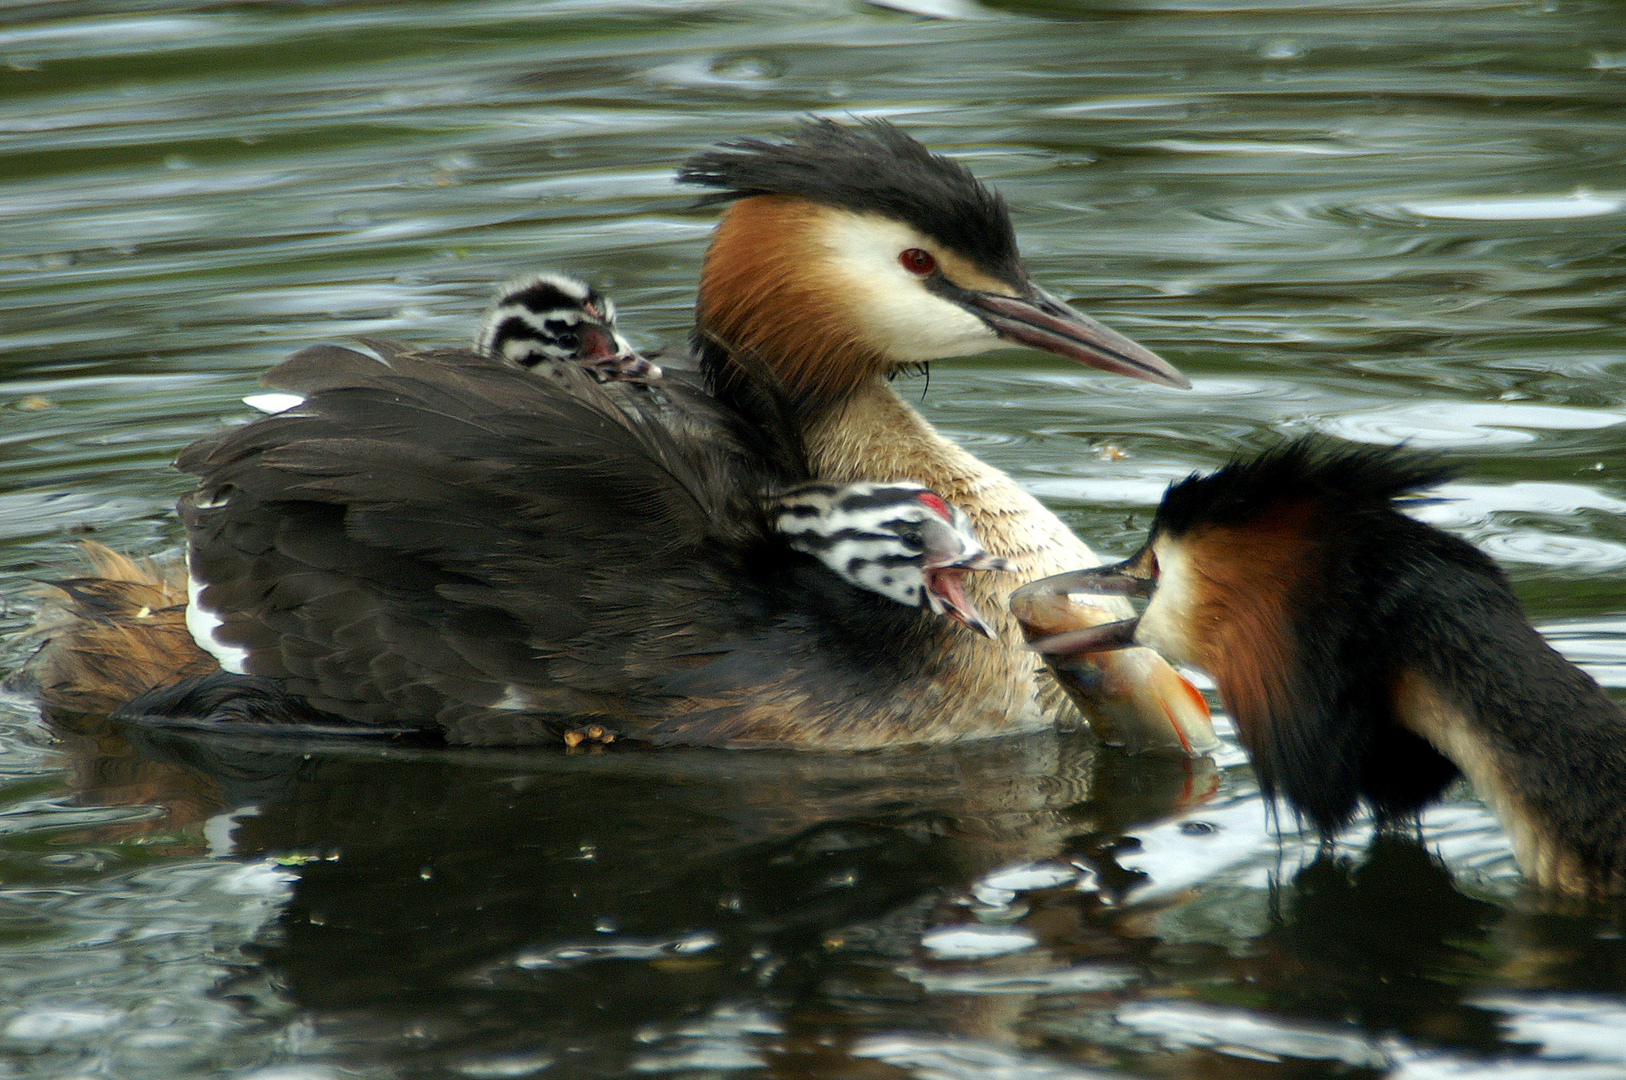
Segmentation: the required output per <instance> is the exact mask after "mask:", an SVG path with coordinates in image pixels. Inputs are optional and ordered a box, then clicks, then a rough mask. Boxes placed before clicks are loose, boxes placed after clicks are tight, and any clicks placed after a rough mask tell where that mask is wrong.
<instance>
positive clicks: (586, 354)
mask: <svg viewBox="0 0 1626 1080" xmlns="http://www.w3.org/2000/svg"><path fill="white" fill-rule="evenodd" d="M474 347H475V349H476V350H477V351H479V352H482V353H485V354H487V355H489V356H493V357H496V358H497V359H499V360H503V361H506V362H508V363H512V364H517V365H519V366H520V367H522V368H527V369H529V370H532V371H537V372H539V373H541V374H545V375H552V376H553V377H555V378H557V377H559V376H558V373H559V372H560V371H561V370H563V369H564V368H565V367H566V366H571V367H579V368H581V369H582V370H584V371H586V372H587V373H588V374H589V375H591V376H592V377H593V378H594V379H595V380H597V381H598V382H601V383H602V382H638V383H642V382H652V381H654V380H656V379H659V378H660V377H661V374H662V372H661V369H660V365H658V364H656V363H654V362H653V361H651V360H649V359H648V358H647V357H645V356H641V355H639V353H638V351H637V350H636V349H634V348H633V347H632V345H631V344H629V343H628V341H627V339H626V338H624V337H622V336H621V332H620V331H619V330H617V329H616V325H615V304H614V303H613V302H611V300H610V299H609V297H607V296H605V295H604V294H603V293H601V292H599V291H598V290H597V289H594V288H592V287H591V286H589V285H588V284H587V283H586V282H584V281H581V280H579V279H577V278H574V277H571V276H570V275H569V274H564V273H561V272H559V271H557V270H545V271H542V272H539V273H534V274H527V275H525V276H524V277H518V278H514V279H513V280H511V281H508V282H505V283H504V284H503V286H502V288H501V289H500V290H499V292H498V296H497V299H496V300H495V301H494V302H493V303H492V305H491V306H490V307H489V308H487V309H486V313H485V315H484V316H482V318H481V320H480V329H479V332H478V333H477V335H476V337H475V346H474Z"/></svg>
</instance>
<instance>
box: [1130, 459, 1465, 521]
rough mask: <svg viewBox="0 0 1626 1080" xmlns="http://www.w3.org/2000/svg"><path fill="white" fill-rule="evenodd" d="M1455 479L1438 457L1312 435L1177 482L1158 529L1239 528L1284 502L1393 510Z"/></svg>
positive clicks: (1159, 513) (1165, 499)
mask: <svg viewBox="0 0 1626 1080" xmlns="http://www.w3.org/2000/svg"><path fill="white" fill-rule="evenodd" d="M1455 474H1456V470H1455V469H1454V468H1452V467H1451V466H1450V465H1447V464H1446V463H1445V462H1444V461H1443V460H1442V459H1441V458H1440V457H1439V455H1437V454H1430V453H1421V452H1418V451H1415V450H1408V449H1406V448H1405V447H1403V446H1356V445H1352V444H1350V443H1343V442H1338V441H1336V440H1333V439H1329V438H1326V437H1324V436H1320V435H1307V436H1303V437H1301V438H1298V439H1294V440H1293V441H1291V442H1287V443H1283V444H1281V445H1280V446H1276V447H1273V448H1272V449H1270V450H1267V451H1265V452H1264V453H1263V454H1260V455H1259V456H1258V457H1256V458H1252V459H1250V460H1247V461H1235V462H1232V463H1231V464H1229V465H1227V466H1225V467H1224V468H1222V469H1220V470H1219V471H1217V472H1213V473H1209V474H1208V475H1206V476H1205V475H1201V474H1198V473H1193V474H1192V475H1191V476H1188V477H1187V478H1186V479H1184V480H1181V481H1179V482H1178V483H1175V484H1172V485H1170V487H1169V490H1168V491H1167V493H1165V494H1164V496H1163V502H1162V505H1160V506H1159V507H1158V511H1157V527H1158V528H1159V529H1163V530H1166V531H1167V532H1168V533H1169V534H1170V535H1173V536H1180V535H1182V534H1184V533H1186V532H1189V531H1190V530H1191V529H1192V528H1193V527H1194V526H1197V525H1234V524H1238V523H1241V522H1245V521H1247V520H1249V519H1251V518H1253V517H1255V516H1257V515H1258V514H1260V513H1262V512H1264V511H1265V510H1266V509H1268V508H1269V507H1270V506H1272V505H1273V504H1276V503H1279V502H1281V501H1284V500H1288V501H1295V502H1297V501H1302V500H1317V501H1319V500H1331V505H1337V506H1339V507H1340V508H1344V509H1358V508H1367V507H1375V506H1386V505H1388V504H1389V503H1392V502H1393V501H1394V500H1395V499H1398V498H1402V497H1404V496H1407V495H1411V494H1414V493H1416V492H1418V491H1421V490H1423V489H1425V488H1430V487H1433V486H1435V485H1436V484H1441V483H1444V482H1445V481H1447V480H1450V479H1451V478H1452V477H1453V476H1454V475H1455Z"/></svg>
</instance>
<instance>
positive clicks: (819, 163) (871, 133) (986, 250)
mask: <svg viewBox="0 0 1626 1080" xmlns="http://www.w3.org/2000/svg"><path fill="white" fill-rule="evenodd" d="M677 178H678V181H679V182H680V183H685V184H696V185H699V186H702V187H714V188H721V189H723V190H721V191H719V192H717V193H715V194H712V195H706V196H703V197H702V198H701V200H700V201H701V203H702V204H709V203H717V202H727V201H728V200H730V199H740V198H745V197H746V196H750V195H799V196H801V197H802V198H805V199H810V200H812V201H814V202H817V203H822V204H824V205H826V206H838V207H840V208H842V209H844V210H851V211H853V212H854V213H860V214H863V213H875V214H881V215H884V216H886V217H889V218H895V219H896V220H898V221H903V222H906V223H908V224H909V225H912V226H913V227H915V228H916V229H918V230H920V231H921V232H922V233H924V234H926V235H927V236H930V237H932V238H933V239H935V240H938V241H940V242H942V243H943V244H946V245H947V246H949V247H951V248H954V249H955V250H956V251H959V252H960V253H961V254H963V255H965V256H966V257H968V258H970V259H972V260H973V261H975V262H976V263H977V264H978V265H980V266H982V267H984V268H985V269H987V270H989V271H991V272H996V273H1000V274H1001V276H1002V277H1004V278H1006V279H1008V280H1011V281H1021V280H1023V279H1024V278H1025V277H1026V275H1025V273H1024V272H1023V270H1022V265H1021V260H1020V257H1019V256H1018V255H1017V250H1016V231H1015V229H1014V228H1013V227H1012V225H1011V216H1010V211H1009V210H1008V209H1007V208H1006V206H1005V200H1004V199H1002V198H1000V196H999V194H998V193H997V192H995V191H993V190H991V189H989V188H987V187H984V186H983V184H982V183H981V182H979V181H978V180H977V178H976V177H975V176H972V175H971V172H970V171H969V170H968V169H966V167H965V166H963V165H961V164H960V163H959V162H956V161H954V160H952V159H950V158H946V157H943V156H941V155H938V154H934V153H932V152H931V151H930V150H927V149H926V148H925V147H924V146H922V145H921V144H920V143H918V142H916V141H915V140H914V139H912V138H910V137H909V136H908V135H906V134H904V133H903V131H902V130H900V129H899V128H897V127H895V126H893V125H892V124H889V123H887V122H886V121H885V120H874V119H871V120H863V121H860V122H859V123H858V124H856V125H852V126H848V125H843V124H837V123H836V122H834V121H832V120H824V119H809V120H805V121H803V122H802V124H801V126H800V127H798V128H797V129H796V131H795V132H794V133H793V134H792V135H791V136H790V138H789V139H788V140H786V141H784V142H768V141H766V140H763V139H741V140H739V141H737V142H731V143H725V144H724V146H723V148H722V149H720V150H708V151H706V152H705V153H702V154H696V155H695V156H694V157H691V158H690V159H689V160H688V161H687V162H685V163H684V165H683V168H682V169H680V170H679V171H678V175H677Z"/></svg>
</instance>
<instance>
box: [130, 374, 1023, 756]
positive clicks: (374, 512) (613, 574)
mask: <svg viewBox="0 0 1626 1080" xmlns="http://www.w3.org/2000/svg"><path fill="white" fill-rule="evenodd" d="M373 345H374V348H376V349H377V351H378V353H379V357H378V358H375V357H372V356H368V355H365V354H363V353H360V352H356V351H354V350H350V349H342V348H338V347H335V346H320V347H317V348H314V349H309V350H306V351H305V352H304V353H301V354H299V355H297V356H295V357H293V358H292V359H290V360H288V361H286V362H285V363H283V364H282V365H280V366H279V367H278V368H276V369H275V370H273V371H272V372H271V373H270V375H269V376H268V381H270V382H271V384H272V385H274V386H277V387H278V388H280V389H283V390H286V391H290V392H292V393H295V394H299V395H301V396H302V397H303V398H304V401H303V403H302V404H300V405H299V406H297V407H295V408H293V409H291V410H288V411H285V412H282V413H279V414H277V415H275V416H269V417H266V418H264V419H261V420H258V421H256V422H254V423H252V424H248V425H246V426H244V427H241V428H238V429H235V430H233V431H231V432H228V433H226V434H225V435H224V436H222V437H220V438H219V439H217V440H213V441H209V442H205V443H201V444H198V445H195V446H194V447H192V448H191V449H189V450H188V451H187V452H186V453H185V454H183V455H182V457H181V460H180V464H181V466H182V467H183V468H186V469H189V470H192V471H194V472H197V473H199V474H201V475H202V476H203V477H204V482H203V484H202V486H201V487H200V489H199V491H198V492H197V493H196V494H194V495H192V496H189V497H187V498H186V499H183V500H182V504H181V516H182V519H183V520H184V521H185V522H186V525H187V530H188V534H189V539H190V550H189V562H190V569H191V573H192V577H193V580H194V592H193V595H192V598H191V603H190V604H189V605H188V613H189V619H190V623H191V626H192V630H193V634H194V636H195V637H196V638H197V640H198V641H199V643H201V644H203V645H204V647H205V648H207V649H209V651H211V652H213V653H214V655H215V656H216V657H217V658H218V659H219V660H220V663H221V666H222V668H223V669H224V673H223V674H221V675H219V676H215V677H213V684H212V685H215V686H227V687H229V686H231V685H233V680H234V674H233V673H239V674H246V675H248V676H250V677H258V679H259V680H262V681H263V680H265V679H269V680H271V681H273V682H274V683H275V684H276V686H277V687H278V689H279V692H281V693H285V694H286V695H288V696H289V697H291V698H293V699H295V700H297V701H299V702H301V703H302V704H303V705H305V706H307V707H309V708H310V709H314V710H315V711H316V712H318V713H320V714H323V715H325V716H330V717H338V718H341V719H344V720H348V721H351V722H353V723H358V724H377V725H385V726H396V727H400V726H405V727H415V728H420V729H425V730H433V731H441V732H444V733H445V735H446V736H447V738H449V739H450V740H452V741H456V742H465V743H522V742H538V741H547V740H549V739H553V738H557V737H558V735H559V734H560V732H561V730H564V731H566V732H568V731H571V730H581V729H582V728H583V725H593V726H596V727H598V728H599V729H600V730H602V731H604V732H608V733H610V734H612V735H614V736H617V737H623V738H626V737H633V738H638V739H641V740H645V741H653V742H671V743H706V744H736V745H744V744H754V743H784V744H811V745H839V746H854V747H856V746H869V745H878V744H880V743H882V742H896V741H899V738H898V735H899V732H900V731H905V730H907V729H908V728H909V727H911V726H923V725H926V724H930V723H932V722H934V721H935V720H936V719H937V717H938V716H939V715H940V713H942V712H945V711H951V710H954V709H958V708H963V707H964V705H963V704H962V703H961V700H960V699H961V698H963V697H964V696H966V695H967V694H969V693H970V692H972V690H973V689H974V688H968V687H966V686H965V685H964V684H963V681H962V679H961V678H960V676H959V674H958V672H957V671H956V670H955V667H954V664H953V663H952V657H953V656H954V655H955V650H954V647H953V646H954V643H955V638H956V637H958V636H966V637H971V638H973V639H975V638H976V634H973V633H971V632H970V631H977V632H978V633H987V629H986V626H985V623H984V622H983V619H982V617H981V616H980V615H978V613H977V612H976V610H975V606H974V605H973V604H972V603H971V602H969V601H968V600H967V599H966V598H965V595H964V591H963V588H962V586H961V584H960V581H959V578H960V576H961V573H962V572H963V571H967V570H975V569H986V570H988V571H989V572H997V569H998V568H999V567H1000V566H1002V563H1000V561H999V560H998V559H997V558H995V557H992V556H990V555H988V554H987V553H986V552H985V551H984V550H983V549H982V548H981V547H980V546H979V545H978V544H977V543H976V540H975V538H974V537H972V536H971V535H970V534H969V533H968V532H967V531H966V530H965V518H964V517H963V515H958V514H956V513H955V512H954V511H953V510H952V508H950V507H949V506H947V504H945V503H944V502H943V501H942V500H941V499H940V498H939V497H938V496H936V495H935V494H933V493H931V492H929V491H928V490H926V489H925V488H922V487H920V486H919V485H914V484H901V483H895V484H873V483H871V484H852V485H831V484H812V485H808V484H802V485H797V486H793V487H791V488H789V489H786V490H780V491H778V492H776V493H774V494H772V495H768V496H764V495H762V494H760V489H759V488H758V487H756V486H754V485H752V484H749V483H745V482H742V480H741V478H740V476H739V473H738V469H739V467H740V466H739V464H738V461H739V459H737V458H735V459H730V458H729V457H728V456H727V455H726V454H725V453H724V452H723V451H722V450H720V449H719V447H718V445H717V443H716V442H713V441H698V442H697V441H689V440H681V439H679V438H676V437H674V436H673V435H672V433H671V432H670V431H668V429H666V428H665V427H663V426H661V425H659V424H651V423H647V422H644V421H643V419H642V418H641V417H640V416H639V415H638V414H636V413H632V412H629V411H628V410H626V409H625V408H624V406H623V403H622V402H618V401H617V400H615V399H613V398H612V397H611V396H610V395H609V394H607V393H605V392H604V390H603V389H601V388H600V387H598V386H597V385H596V384H595V383H593V382H592V381H591V380H589V379H588V378H586V377H585V376H583V375H580V374H576V379H577V383H578V385H576V386H574V387H572V388H570V391H569V392H561V391H560V389H559V388H558V387H557V386H556V384H555V383H554V382H553V381H552V380H550V379H539V378H536V377H534V376H532V375H530V374H529V373H527V372H524V371H521V370H518V369H516V368H513V367H510V366H506V365H501V364H497V363H493V362H490V361H487V360H483V359H482V358H479V357H477V356H475V355H474V354H470V353H465V352H459V351H451V350H447V351H442V352H414V351H411V350H407V349H404V348H392V347H391V346H389V345H388V344H387V343H373ZM567 374H568V373H567ZM403 432H405V433H409V436H408V437H403V434H402V433H403ZM832 570H834V571H835V573H832V572H831V571H832ZM940 615H948V616H951V617H953V618H954V619H956V620H958V621H959V622H962V623H964V624H965V625H964V626H957V625H955V623H954V622H952V621H950V620H949V619H945V618H941V617H939V616H940ZM967 627H969V628H970V631H968V630H967V629H966V628H967ZM242 685H243V686H244V692H245V693H249V694H251V693H253V692H254V686H255V685H256V682H255V680H254V679H253V678H250V679H248V680H245V681H244V682H243V683H242ZM194 693H195V687H191V686H187V685H185V684H180V685H179V686H177V687H175V688H173V689H172V690H170V691H168V692H165V691H159V692H157V693H155V694H151V695H148V696H147V697H146V698H144V699H141V700H139V701H137V702H136V703H135V704H134V705H132V706H130V707H129V708H128V709H126V710H124V711H125V712H126V713H127V714H128V713H145V714H149V715H151V714H163V713H166V712H173V711H176V710H177V709H178V708H179V707H180V705H179V704H177V703H189V702H190V701H192V700H193V697H192V695H193V694H194Z"/></svg>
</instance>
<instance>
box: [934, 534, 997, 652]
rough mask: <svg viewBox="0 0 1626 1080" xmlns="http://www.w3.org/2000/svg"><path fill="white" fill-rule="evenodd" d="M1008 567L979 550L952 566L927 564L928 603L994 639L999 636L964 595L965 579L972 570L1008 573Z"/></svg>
mask: <svg viewBox="0 0 1626 1080" xmlns="http://www.w3.org/2000/svg"><path fill="white" fill-rule="evenodd" d="M1007 568H1008V567H1007V564H1006V562H1005V560H1004V559H1001V558H999V557H998V556H997V555H990V554H988V553H987V552H986V551H979V552H977V553H976V554H975V555H972V556H971V557H969V558H964V559H959V560H957V561H955V562H952V563H946V564H936V563H933V562H930V561H928V562H927V564H926V568H925V574H926V603H927V604H928V605H929V606H930V607H931V609H932V610H933V611H934V612H936V613H937V614H939V615H947V616H948V617H949V618H951V619H953V620H954V621H955V622H957V623H959V624H960V625H962V626H964V627H966V628H967V629H969V630H974V631H975V632H977V633H979V634H981V635H982V636H983V637H985V638H989V639H993V638H997V637H998V636H999V635H998V633H997V632H995V630H994V628H993V627H991V626H989V625H988V622H987V620H986V619H984V618H983V617H982V615H981V613H980V612H978V611H977V609H976V608H975V607H974V606H972V603H971V601H970V600H968V599H967V598H966V595H965V585H964V581H963V579H964V578H965V575H966V573H967V572H968V571H971V570H1005V569H1007Z"/></svg>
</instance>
